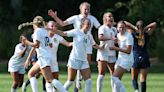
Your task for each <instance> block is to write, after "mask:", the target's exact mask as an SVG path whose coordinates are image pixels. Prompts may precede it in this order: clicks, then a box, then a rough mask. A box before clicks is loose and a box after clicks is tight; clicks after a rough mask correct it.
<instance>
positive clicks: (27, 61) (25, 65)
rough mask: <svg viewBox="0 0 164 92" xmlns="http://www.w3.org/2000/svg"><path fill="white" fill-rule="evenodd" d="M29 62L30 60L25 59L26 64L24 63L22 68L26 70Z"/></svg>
mask: <svg viewBox="0 0 164 92" xmlns="http://www.w3.org/2000/svg"><path fill="white" fill-rule="evenodd" d="M29 62H30V60H29V59H27V60H26V62H25V64H24V68H25V69H27V68H28V66H29Z"/></svg>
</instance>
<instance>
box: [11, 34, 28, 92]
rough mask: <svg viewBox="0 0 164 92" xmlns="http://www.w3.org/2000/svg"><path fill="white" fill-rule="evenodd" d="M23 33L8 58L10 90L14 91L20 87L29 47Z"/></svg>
mask: <svg viewBox="0 0 164 92" xmlns="http://www.w3.org/2000/svg"><path fill="white" fill-rule="evenodd" d="M23 36H25V35H21V36H20V42H21V43H19V44H17V45H16V47H15V52H14V55H13V56H12V57H11V58H10V60H9V63H8V71H9V72H10V74H11V76H12V78H13V84H12V88H11V92H16V89H17V88H19V87H21V86H22V84H23V80H24V73H25V69H24V63H25V61H26V58H27V56H28V53H29V51H30V47H29V46H28V45H27V44H26V43H25V39H24V37H23Z"/></svg>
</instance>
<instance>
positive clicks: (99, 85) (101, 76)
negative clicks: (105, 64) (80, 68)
mask: <svg viewBox="0 0 164 92" xmlns="http://www.w3.org/2000/svg"><path fill="white" fill-rule="evenodd" d="M103 80H104V75H98V77H97V92H101V89H102V82H103Z"/></svg>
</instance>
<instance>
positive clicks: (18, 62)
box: [9, 43, 30, 67]
mask: <svg viewBox="0 0 164 92" xmlns="http://www.w3.org/2000/svg"><path fill="white" fill-rule="evenodd" d="M24 48H25V47H24V46H23V45H22V43H19V44H17V45H16V47H15V52H14V55H13V56H12V57H11V58H10V60H9V66H12V67H18V66H23V65H24V63H25V61H26V58H27V57H28V54H29V51H30V47H28V48H27V50H26V52H25V54H24V56H23V57H21V56H20V55H19V53H20V52H21V51H22V50H23V49H24Z"/></svg>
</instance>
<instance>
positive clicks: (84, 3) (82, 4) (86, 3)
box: [79, 2, 91, 9]
mask: <svg viewBox="0 0 164 92" xmlns="http://www.w3.org/2000/svg"><path fill="white" fill-rule="evenodd" d="M84 5H85V6H87V7H89V8H90V7H91V5H90V4H89V3H88V2H83V3H81V4H80V6H79V9H81V8H82V7H83V6H84Z"/></svg>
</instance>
